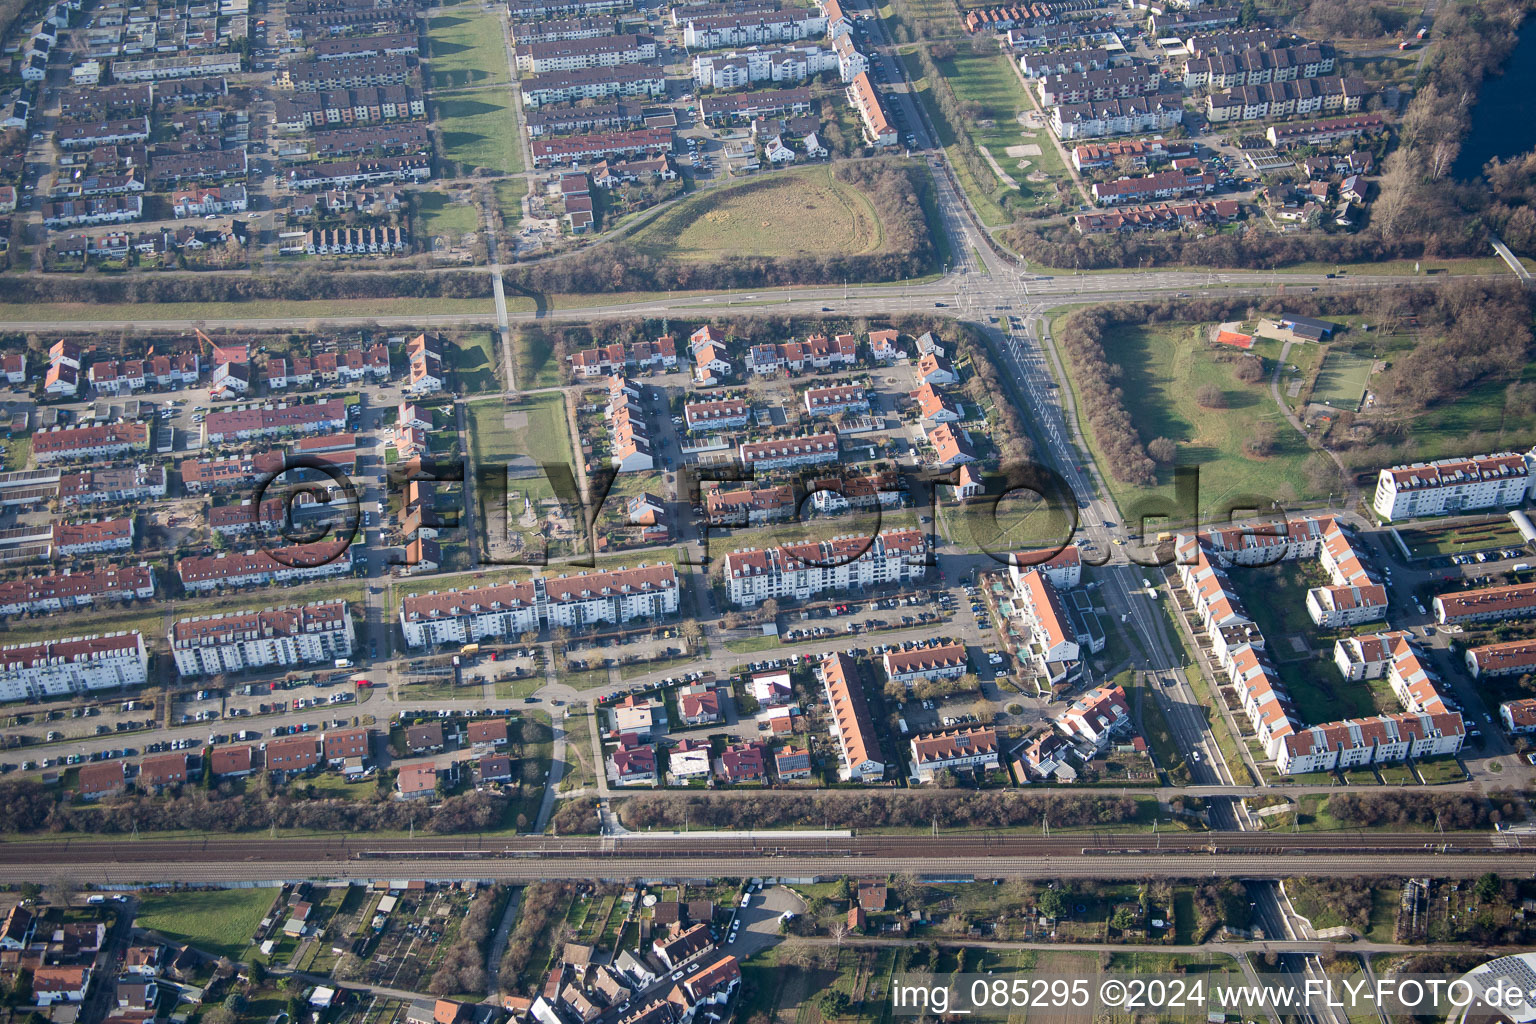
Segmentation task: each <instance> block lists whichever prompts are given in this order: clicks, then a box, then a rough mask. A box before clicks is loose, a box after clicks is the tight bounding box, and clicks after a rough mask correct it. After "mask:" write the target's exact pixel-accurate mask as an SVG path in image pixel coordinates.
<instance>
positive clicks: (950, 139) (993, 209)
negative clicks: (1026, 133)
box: [901, 53, 1013, 228]
mask: <svg viewBox="0 0 1536 1024" xmlns="http://www.w3.org/2000/svg"><path fill="white" fill-rule="evenodd" d="M901 60H902V64H903V65H904V67H905V68H906V73H907V78H908V79H909V80H910V81H911V82H912V83H913V91H914V92H916V93H917V99H918V102H920V103H921V104H922V105H923V109H924V110H925V111H926V112H927V114H928V121H929V123H930V124H932V125H933V128H934V131H935V132H937V133H938V143H939V145H940V146H942V147H944V151H945V152H946V153H947V154H949V164H950V167H951V168H953V169H954V172H955V180H957V181H958V182H960V187H961V188H962V189H963V190H964V191H965V194H966V195H967V196H969V197H970V200H971V205H972V206H974V207H976V212H977V214H978V215H979V216H980V217H981V222H982V223H983V224H985V225H986V226H987V227H992V228H998V227H1004V226H1006V225H1008V224H1011V223H1012V222H1013V218H1012V217H1010V216H1009V215H1008V213H1007V212H1006V211H1005V210H1004V209H1003V207H1002V205H1001V203H1000V202H999V200H1000V196H1001V184H1000V183H999V182H997V181H996V179H995V178H994V179H993V180H991V181H987V182H979V181H977V180H976V177H975V176H974V175H973V174H972V173H971V169H970V166H969V165H968V164H967V163H966V162H965V161H964V160H962V159H961V158H960V151H959V148H958V147H957V146H956V144H955V137H956V132H957V129H956V128H955V126H954V125H951V124H950V123H949V122H948V121H947V120H946V119H945V117H944V114H943V113H942V112H941V111H940V110H939V104H938V101H937V100H936V99H934V95H933V83H932V82H930V81H928V78H927V76H926V75H924V74H923V65H922V64H921V63H920V62H919V61H918V59H917V55H916V54H913V53H905V54H902V57H901Z"/></svg>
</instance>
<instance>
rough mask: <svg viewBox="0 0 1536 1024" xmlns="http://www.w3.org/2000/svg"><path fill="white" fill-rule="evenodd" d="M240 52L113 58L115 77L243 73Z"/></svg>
mask: <svg viewBox="0 0 1536 1024" xmlns="http://www.w3.org/2000/svg"><path fill="white" fill-rule="evenodd" d="M241 70H242V68H241V67H240V54H239V53H199V54H189V55H186V56H181V57H147V58H144V59H142V60H115V61H113V62H112V81H114V82H117V83H124V82H162V81H166V80H168V79H175V78H202V77H206V76H217V75H235V74H239V73H240V71H241Z"/></svg>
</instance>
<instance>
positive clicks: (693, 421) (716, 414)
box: [683, 398, 752, 433]
mask: <svg viewBox="0 0 1536 1024" xmlns="http://www.w3.org/2000/svg"><path fill="white" fill-rule="evenodd" d="M751 420H752V406H751V405H750V404H748V402H747V401H746V400H745V399H741V398H725V399H718V400H715V401H706V402H689V403H687V404H686V405H684V406H683V422H685V423H686V424H687V425H688V429H689V430H692V431H695V432H698V433H705V432H708V431H711V430H730V429H735V428H737V427H745V426H746V425H747V424H748V423H750V422H751Z"/></svg>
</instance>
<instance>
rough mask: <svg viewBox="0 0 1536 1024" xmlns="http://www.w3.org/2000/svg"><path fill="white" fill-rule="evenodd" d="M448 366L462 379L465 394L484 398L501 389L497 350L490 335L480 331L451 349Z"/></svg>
mask: <svg viewBox="0 0 1536 1024" xmlns="http://www.w3.org/2000/svg"><path fill="white" fill-rule="evenodd" d="M447 356H448V365H449V367H450V368H452V370H453V371H454V374H455V375H456V376H457V377H458V380H459V387H458V391H459V392H460V393H461V394H468V395H480V394H485V393H486V392H488V391H498V390H500V388H501V385H500V383H499V382H498V381H497V380H496V347H495V345H494V344H493V343H492V341H491V332H490V331H476V332H474V333H473V334H470V335H466V336H465V337H462V338H460V339H459V340H458V342H457V343H456V344H453V345H450V346H448V352H447Z"/></svg>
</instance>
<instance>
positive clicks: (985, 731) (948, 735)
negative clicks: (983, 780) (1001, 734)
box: [911, 727, 998, 782]
mask: <svg viewBox="0 0 1536 1024" xmlns="http://www.w3.org/2000/svg"><path fill="white" fill-rule="evenodd" d="M911 747H912V773H913V775H915V776H916V777H917V778H918V779H919V780H920V781H922V782H932V781H933V779H934V777H935V776H936V775H937V774H938V773H939V772H942V771H961V770H966V769H971V770H977V769H979V770H981V771H987V770H989V769H992V768H996V767H997V765H998V760H997V731H996V730H995V729H991V728H982V727H977V728H969V729H953V730H946V731H944V732H935V733H920V734H918V735H916V736H913V737H912V741H911Z"/></svg>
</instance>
